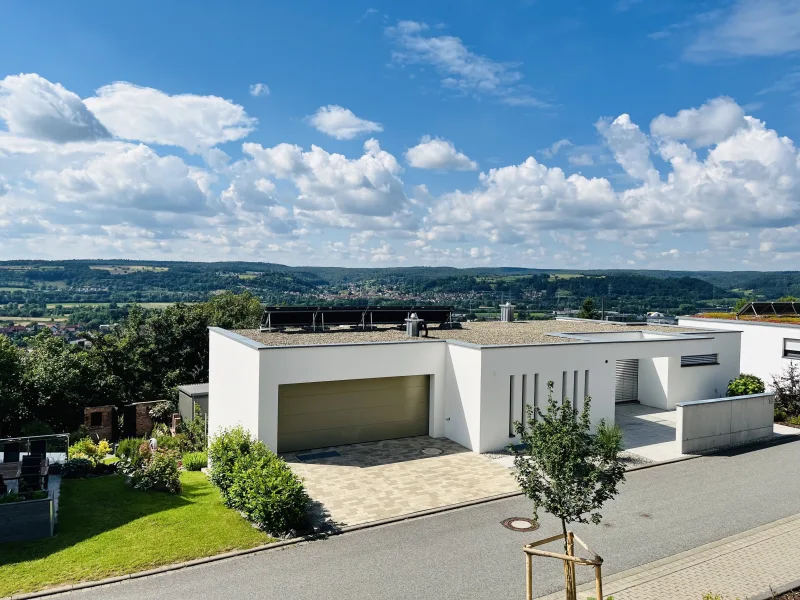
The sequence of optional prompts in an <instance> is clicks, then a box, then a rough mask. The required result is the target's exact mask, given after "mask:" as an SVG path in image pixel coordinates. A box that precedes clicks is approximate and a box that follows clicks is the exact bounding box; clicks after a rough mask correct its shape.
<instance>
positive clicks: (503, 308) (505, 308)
mask: <svg viewBox="0 0 800 600" xmlns="http://www.w3.org/2000/svg"><path fill="white" fill-rule="evenodd" d="M514 308H516V307H515V306H514V305H513V304H511V302H506V303H505V304H501V305H500V320H501V321H503V322H505V323H511V321H513V320H514Z"/></svg>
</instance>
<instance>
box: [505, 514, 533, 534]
mask: <svg viewBox="0 0 800 600" xmlns="http://www.w3.org/2000/svg"><path fill="white" fill-rule="evenodd" d="M501 525H502V526H503V527H505V528H506V529H510V530H511V531H536V530H537V529H539V524H538V523H534V522H533V521H531V520H530V519H525V518H523V517H511V518H510V519H506V520H505V521H503V522H502V523H501Z"/></svg>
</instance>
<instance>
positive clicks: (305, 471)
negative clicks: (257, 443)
mask: <svg viewBox="0 0 800 600" xmlns="http://www.w3.org/2000/svg"><path fill="white" fill-rule="evenodd" d="M330 452H335V453H336V454H337V455H336V456H329V457H320V458H311V460H308V459H306V460H301V459H303V458H306V457H308V456H309V455H311V456H312V457H313V456H314V455H315V454H320V453H330ZM298 456H299V457H300V458H298ZM283 457H284V458H285V459H286V462H287V463H289V466H291V468H292V470H293V471H294V472H295V473H297V474H298V475H300V477H302V478H303V479H304V480H305V484H306V488H307V489H308V493H309V495H310V496H311V499H312V501H313V502H314V505H315V512H316V518H317V520H318V522H319V521H328V522H329V523H330V524H333V525H335V526H344V525H357V524H359V523H367V522H370V521H378V520H381V519H387V518H390V517H397V516H401V515H406V514H409V513H415V512H419V511H422V510H427V509H431V508H438V507H442V506H450V505H453V504H459V503H461V502H467V501H470V500H477V499H480V498H487V497H491V496H498V495H501V494H506V493H509V492H516V491H519V487H518V486H517V484H516V482H515V480H514V478H513V475H512V474H511V471H509V469H507V468H506V467H503V466H502V465H500V464H498V463H497V462H495V461H493V460H491V459H490V458H487V457H485V456H481V455H480V454H476V453H474V452H470V451H469V450H467V449H466V448H464V447H463V446H459V445H458V444H456V443H455V442H453V441H450V440H447V439H435V438H431V437H428V436H420V437H412V438H403V439H399V440H384V441H380V442H369V443H364V444H350V445H347V446H336V447H333V448H320V449H317V450H309V451H303V452H294V453H291V454H284V455H283Z"/></svg>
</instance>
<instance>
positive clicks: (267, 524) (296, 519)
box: [228, 442, 308, 535]
mask: <svg viewBox="0 0 800 600" xmlns="http://www.w3.org/2000/svg"><path fill="white" fill-rule="evenodd" d="M228 495H229V497H230V499H231V503H232V505H233V506H234V508H237V509H238V510H241V511H242V512H243V513H244V514H245V516H246V517H247V518H248V519H249V520H250V521H252V522H254V523H256V524H258V526H259V527H261V528H262V529H264V530H265V531H267V532H269V533H271V534H273V535H278V534H281V533H286V532H289V531H293V530H296V529H298V528H300V527H302V526H303V525H304V524H305V521H306V512H305V511H306V506H307V504H308V495H307V494H306V491H305V487H304V486H303V482H302V481H301V480H300V478H299V477H297V475H295V474H294V473H293V472H292V470H291V469H290V468H289V466H288V465H287V464H286V463H285V462H284V461H283V459H281V458H280V457H278V456H277V455H275V454H274V453H272V452H271V451H270V450H269V449H268V448H267V447H266V446H265V445H264V444H263V443H261V442H256V443H255V444H254V445H253V447H252V449H251V451H250V453H249V454H246V455H244V456H241V457H239V459H238V460H237V461H236V465H235V466H234V473H233V484H232V485H231V487H230V489H229V490H228Z"/></svg>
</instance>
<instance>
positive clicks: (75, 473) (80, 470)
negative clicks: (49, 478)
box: [61, 457, 93, 479]
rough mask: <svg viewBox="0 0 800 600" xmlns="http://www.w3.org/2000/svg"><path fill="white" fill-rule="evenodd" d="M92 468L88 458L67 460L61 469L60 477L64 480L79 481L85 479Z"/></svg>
mask: <svg viewBox="0 0 800 600" xmlns="http://www.w3.org/2000/svg"><path fill="white" fill-rule="evenodd" d="M92 468H93V464H92V461H91V460H89V459H88V458H83V457H78V458H68V459H67V460H66V461H65V462H64V465H63V466H62V467H61V476H62V477H63V478H65V479H79V478H82V477H86V476H87V475H88V474H89V473H90V472H91V471H92Z"/></svg>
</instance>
